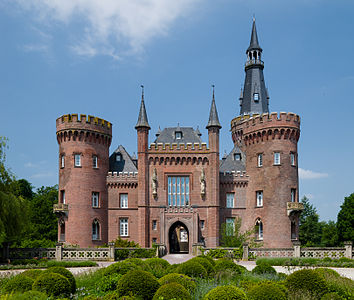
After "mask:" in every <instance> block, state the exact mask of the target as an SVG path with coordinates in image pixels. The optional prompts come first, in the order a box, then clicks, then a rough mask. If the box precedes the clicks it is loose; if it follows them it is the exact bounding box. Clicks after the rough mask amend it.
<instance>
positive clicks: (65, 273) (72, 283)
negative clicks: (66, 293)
mask: <svg viewBox="0 0 354 300" xmlns="http://www.w3.org/2000/svg"><path fill="white" fill-rule="evenodd" d="M48 272H51V273H57V274H60V275H63V276H64V277H65V278H66V279H67V280H69V283H70V286H71V293H72V294H75V292H76V281H75V277H74V275H73V274H72V273H71V272H70V271H69V270H67V269H65V268H64V267H51V268H48V269H47V270H45V271H44V273H48Z"/></svg>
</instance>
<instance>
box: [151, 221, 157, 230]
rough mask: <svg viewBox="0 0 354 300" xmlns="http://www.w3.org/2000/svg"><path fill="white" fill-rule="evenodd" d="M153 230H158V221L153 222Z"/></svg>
mask: <svg viewBox="0 0 354 300" xmlns="http://www.w3.org/2000/svg"><path fill="white" fill-rule="evenodd" d="M152 230H157V221H156V220H152Z"/></svg>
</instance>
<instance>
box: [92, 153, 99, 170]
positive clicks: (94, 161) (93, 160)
mask: <svg viewBox="0 0 354 300" xmlns="http://www.w3.org/2000/svg"><path fill="white" fill-rule="evenodd" d="M92 168H94V169H97V168H98V158H97V155H93V156H92Z"/></svg>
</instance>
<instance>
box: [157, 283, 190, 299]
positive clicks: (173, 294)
mask: <svg viewBox="0 0 354 300" xmlns="http://www.w3.org/2000/svg"><path fill="white" fill-rule="evenodd" d="M161 298H162V299H163V300H171V299H174V300H191V295H190V294H189V292H188V291H187V290H186V288H185V287H184V286H183V285H181V284H179V283H177V282H171V283H167V284H164V285H163V286H161V287H160V288H159V289H158V290H157V291H156V293H155V295H154V298H153V300H159V299H161Z"/></svg>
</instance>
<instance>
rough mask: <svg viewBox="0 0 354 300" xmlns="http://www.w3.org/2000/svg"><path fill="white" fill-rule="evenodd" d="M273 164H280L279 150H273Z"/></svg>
mask: <svg viewBox="0 0 354 300" xmlns="http://www.w3.org/2000/svg"><path fill="white" fill-rule="evenodd" d="M274 164H275V165H280V152H274Z"/></svg>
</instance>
